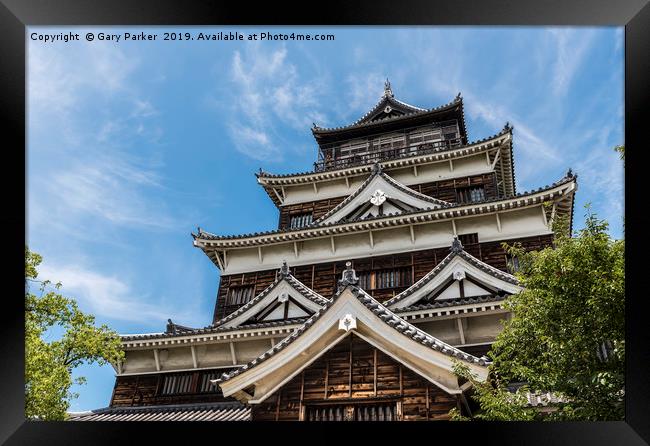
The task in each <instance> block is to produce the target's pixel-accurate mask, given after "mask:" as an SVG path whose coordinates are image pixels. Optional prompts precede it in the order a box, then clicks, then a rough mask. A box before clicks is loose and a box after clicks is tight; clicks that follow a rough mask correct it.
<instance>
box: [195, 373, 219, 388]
mask: <svg viewBox="0 0 650 446" xmlns="http://www.w3.org/2000/svg"><path fill="white" fill-rule="evenodd" d="M219 376H220V373H218V372H208V373H202V374H201V380H200V381H199V393H212V392H217V391H218V390H219V386H216V385H214V384H212V383H211V382H210V380H211V379H217V378H219Z"/></svg>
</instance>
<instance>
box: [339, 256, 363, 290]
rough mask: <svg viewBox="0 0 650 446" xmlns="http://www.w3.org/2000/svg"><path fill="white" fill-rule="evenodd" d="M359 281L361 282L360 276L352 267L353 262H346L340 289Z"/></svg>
mask: <svg viewBox="0 0 650 446" xmlns="http://www.w3.org/2000/svg"><path fill="white" fill-rule="evenodd" d="M357 283H359V278H358V277H357V273H356V272H355V271H354V269H352V262H345V269H344V270H343V275H342V278H341V280H339V291H341V290H342V289H343V288H345V287H346V286H348V285H356V284H357Z"/></svg>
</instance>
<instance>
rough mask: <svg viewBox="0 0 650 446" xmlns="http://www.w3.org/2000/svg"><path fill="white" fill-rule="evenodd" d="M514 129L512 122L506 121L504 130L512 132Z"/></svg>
mask: <svg viewBox="0 0 650 446" xmlns="http://www.w3.org/2000/svg"><path fill="white" fill-rule="evenodd" d="M513 128H514V127H512V124H510V121H506V125H504V126H503V130H504V131H507V130H512V129H513Z"/></svg>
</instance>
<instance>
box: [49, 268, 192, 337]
mask: <svg viewBox="0 0 650 446" xmlns="http://www.w3.org/2000/svg"><path fill="white" fill-rule="evenodd" d="M38 278H39V280H46V279H49V280H51V281H52V282H53V283H55V282H61V283H62V285H63V287H62V288H61V290H60V292H61V293H62V294H63V295H64V296H68V297H71V298H74V299H75V300H76V301H77V302H78V303H79V305H80V308H81V309H82V311H86V312H89V313H91V314H93V315H95V316H97V317H100V318H110V319H113V320H119V321H129V322H138V323H150V324H152V325H162V324H164V322H165V321H166V320H167V318H169V317H170V315H174V316H176V317H178V318H180V319H187V318H189V317H191V313H190V312H189V311H188V309H187V308H171V307H167V306H165V305H163V304H161V303H160V302H156V301H154V302H152V299H151V296H149V295H147V294H146V293H141V292H139V291H137V290H135V289H133V287H132V285H131V284H129V283H127V282H125V281H124V280H122V279H120V278H119V277H117V276H115V275H104V274H102V273H100V272H97V271H93V270H92V269H90V268H87V267H86V266H83V265H76V264H68V265H50V264H47V263H45V262H44V263H43V264H41V265H40V266H39V275H38Z"/></svg>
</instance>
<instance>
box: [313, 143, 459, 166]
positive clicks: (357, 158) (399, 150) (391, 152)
mask: <svg viewBox="0 0 650 446" xmlns="http://www.w3.org/2000/svg"><path fill="white" fill-rule="evenodd" d="M461 144H462V141H461V139H460V138H455V139H447V140H439V141H431V142H425V143H417V144H411V145H408V146H404V147H391V148H388V149H381V150H380V149H376V150H371V151H368V152H365V153H360V154H353V155H345V156H340V157H338V158H332V159H323V160H319V161H317V162H315V163H314V171H315V172H323V171H325V170H333V169H344V168H346V167H352V166H361V165H364V164H370V163H374V162H379V161H386V160H392V159H397V158H405V157H409V156H417V155H428V154H430V153H435V152H440V151H442V150H447V149H451V148H454V147H460V146H461Z"/></svg>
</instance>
